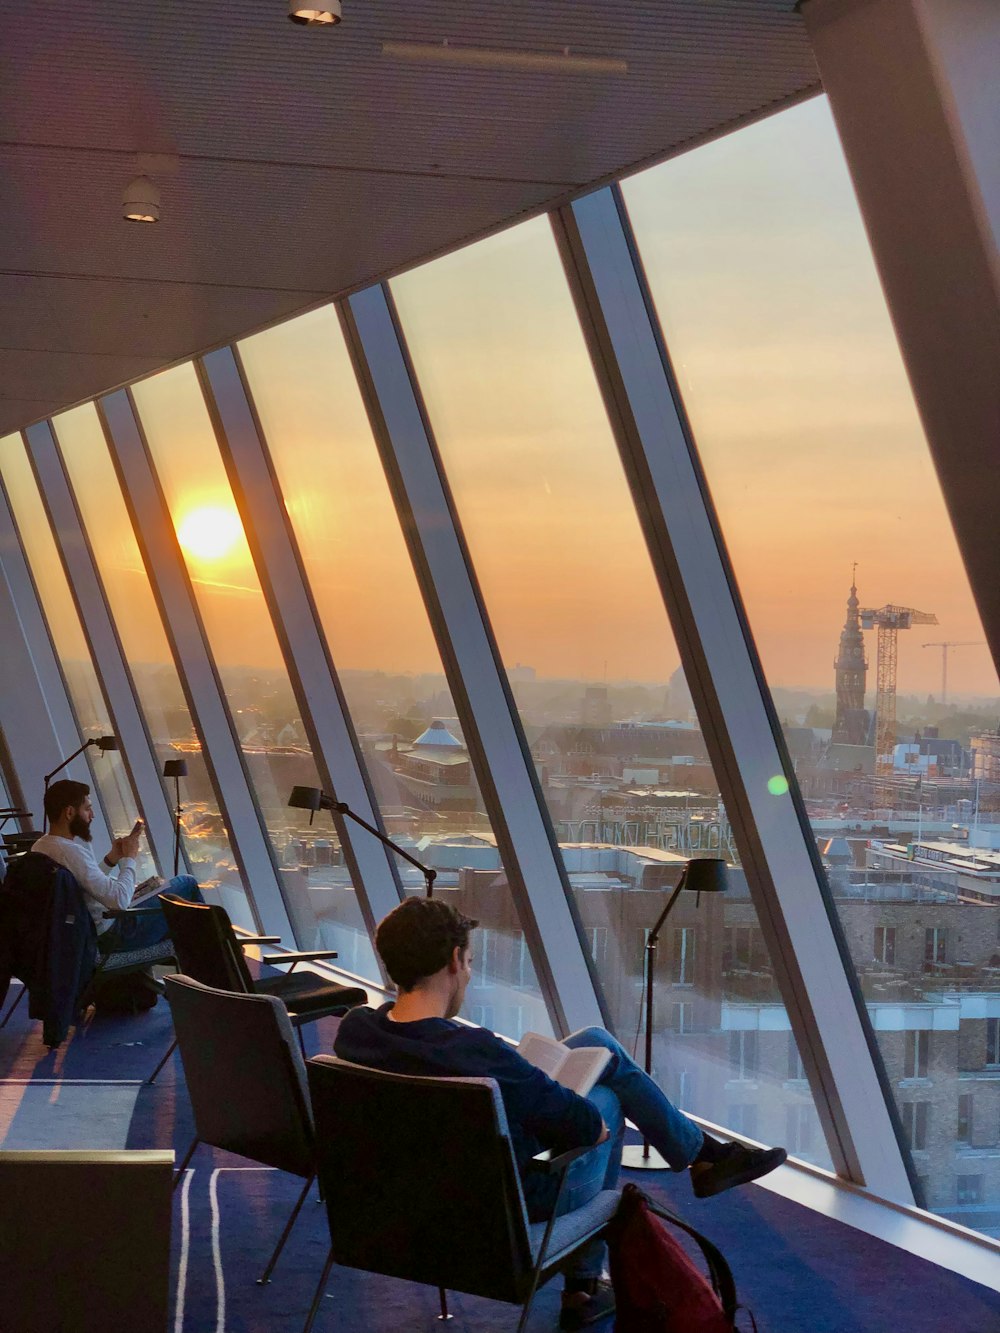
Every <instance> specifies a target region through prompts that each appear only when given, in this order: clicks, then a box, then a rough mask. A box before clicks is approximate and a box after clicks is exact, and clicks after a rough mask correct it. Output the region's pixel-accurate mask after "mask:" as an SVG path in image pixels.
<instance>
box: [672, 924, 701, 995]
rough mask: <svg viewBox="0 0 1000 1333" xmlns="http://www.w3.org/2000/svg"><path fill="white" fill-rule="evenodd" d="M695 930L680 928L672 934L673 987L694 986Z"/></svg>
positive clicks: (691, 927)
mask: <svg viewBox="0 0 1000 1333" xmlns="http://www.w3.org/2000/svg"><path fill="white" fill-rule="evenodd" d="M695 943H696V936H695V928H694V927H693V926H682V927H681V928H680V930H675V931H674V933H673V944H674V950H673V973H672V977H673V983H674V985H675V986H693V985H694V954H695Z"/></svg>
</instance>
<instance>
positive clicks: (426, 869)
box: [330, 801, 437, 898]
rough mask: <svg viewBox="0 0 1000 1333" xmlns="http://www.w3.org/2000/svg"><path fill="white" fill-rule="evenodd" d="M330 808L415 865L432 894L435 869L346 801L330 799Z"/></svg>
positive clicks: (435, 876)
mask: <svg viewBox="0 0 1000 1333" xmlns="http://www.w3.org/2000/svg"><path fill="white" fill-rule="evenodd" d="M330 809H331V810H334V811H336V813H337V814H338V815H346V816H347V818H348V819H353V820H354V822H355V824H360V825H361V827H362V828H363V829H366V830H367V831H368V832H369V833H370V834H371V835H372V837H373V838H378V840H379V842H381V843H382V844H383V845H384V846H386V847H388V848H390V849H391V850H392V851H394V852H395V853H396V855H397V856H401V857H402V858H403V860H404V861H408V862H409V863H410V865H411V866H416V868H417V869H418V870H419V871H420V873H421V874H422V875H423V877H424V879H425V880H426V881H427V897H428V898H430V897H431V896H432V895H433V893H434V881H435V879H437V871H436V870H432V869H431V867H430V866H425V865H424V863H423V862H422V861H418V860H417V858H416V857H415V856H411V855H410V853H409V852H408V851H406V850H405V849H404V848H402V847H400V846H399V844H398V843H395V842H393V840H392V839H391V838H389V837H387V836H386V835H385V834H384V833H383V832H382V830H381V829H377V828H376V827H375V826H374V824H369V823H368V820H367V819H362V818H361V816H360V815H356V814H355V813H354V811H353V810H352V809H351V807H350V806H349V805H347V803H346V802H344V801H331V802H330Z"/></svg>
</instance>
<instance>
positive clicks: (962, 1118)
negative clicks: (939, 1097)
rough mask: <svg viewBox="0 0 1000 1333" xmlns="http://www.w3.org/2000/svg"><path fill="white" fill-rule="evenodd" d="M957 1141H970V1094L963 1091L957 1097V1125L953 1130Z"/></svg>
mask: <svg viewBox="0 0 1000 1333" xmlns="http://www.w3.org/2000/svg"><path fill="white" fill-rule="evenodd" d="M955 1139H956V1141H957V1142H958V1143H971V1142H972V1094H971V1093H970V1092H963V1093H962V1095H961V1097H959V1099H958V1127H957V1129H956V1131H955Z"/></svg>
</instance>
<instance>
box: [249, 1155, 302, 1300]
mask: <svg viewBox="0 0 1000 1333" xmlns="http://www.w3.org/2000/svg"><path fill="white" fill-rule="evenodd" d="M315 1179H316V1173H315V1171H314V1172H313V1174H312V1175H311V1176H310V1177H309V1179H308V1180H307V1181H306V1184H305V1189H304V1190H303V1191H302V1193H301V1194H300V1195H299V1197H298V1200H297V1202H296V1204H295V1207H294V1208H293V1209H292V1215H291V1217H290V1218H289V1219H288V1221H287V1222H286V1223H285V1229H284V1231H283V1232H282V1233H281V1239H280V1240H279V1241H278V1243H277V1245H276V1246H275V1248H274V1253H273V1254H272V1255H271V1257H270V1259H269V1260H268V1263H267V1267H266V1268H265V1269H264V1271H263V1273H261V1275H260V1277H259V1278H258V1279H257V1286H258V1287H266V1286H267V1284H268V1283H269V1282H270V1281H271V1274H272V1273H273V1272H274V1265H275V1264H276V1263H277V1262H278V1256H279V1255H280V1254H281V1251H282V1250H283V1249H284V1247H285V1241H286V1240H287V1239H288V1233H289V1232H290V1231H291V1229H292V1227H293V1226H294V1225H295V1219H296V1218H297V1217H298V1215H299V1209H300V1208H301V1207H302V1205H303V1204H304V1203H305V1201H306V1195H307V1194H308V1193H309V1189H310V1187H311V1185H312V1183H313V1181H314V1180H315Z"/></svg>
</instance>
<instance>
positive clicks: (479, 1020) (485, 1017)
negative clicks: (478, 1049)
mask: <svg viewBox="0 0 1000 1333" xmlns="http://www.w3.org/2000/svg"><path fill="white" fill-rule="evenodd" d="M469 1008H470V1011H471V1012H470V1018H471V1019H472V1022H473V1023H475V1024H476V1025H477V1026H478V1027H481V1028H489V1030H490V1031H491V1032H492V1031H493V1027H494V1019H493V1006H492V1005H491V1004H473V1005H470V1006H469Z"/></svg>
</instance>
